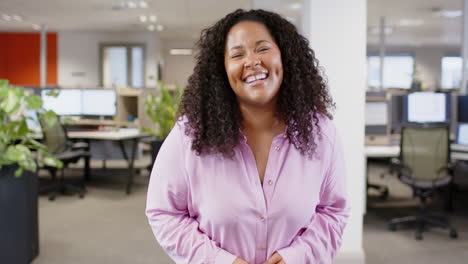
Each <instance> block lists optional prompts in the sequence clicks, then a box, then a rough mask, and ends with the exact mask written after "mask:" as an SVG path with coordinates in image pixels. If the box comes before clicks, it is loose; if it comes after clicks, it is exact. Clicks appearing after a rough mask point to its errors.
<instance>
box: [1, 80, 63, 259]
mask: <svg viewBox="0 0 468 264" xmlns="http://www.w3.org/2000/svg"><path fill="white" fill-rule="evenodd" d="M28 111H40V112H42V113H43V114H44V116H45V117H46V120H51V118H52V117H53V116H54V115H55V113H54V112H52V111H45V110H44V109H43V108H42V100H41V98H40V97H39V96H34V95H31V94H30V93H28V92H27V91H26V90H25V89H23V88H19V87H13V86H10V85H9V84H8V81H6V80H0V238H1V239H0V263H30V262H31V261H32V260H33V259H34V258H35V257H36V256H37V255H38V254H39V242H38V241H39V239H38V216H37V189H38V188H37V187H38V181H37V174H36V168H37V162H39V163H42V164H46V165H48V166H55V167H61V166H62V164H61V162H60V161H58V160H57V159H55V158H54V157H53V156H52V155H51V154H50V153H48V152H47V148H46V147H45V146H44V145H43V144H41V143H39V142H38V141H36V140H35V139H34V133H32V130H31V129H30V128H29V127H28V124H27V120H28V119H30V118H31V117H28ZM52 120H53V119H52Z"/></svg>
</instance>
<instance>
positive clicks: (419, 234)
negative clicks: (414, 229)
mask: <svg viewBox="0 0 468 264" xmlns="http://www.w3.org/2000/svg"><path fill="white" fill-rule="evenodd" d="M415 238H416V240H422V239H423V236H422V234H421V233H417V234H416V235H415Z"/></svg>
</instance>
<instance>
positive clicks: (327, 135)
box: [313, 114, 336, 144]
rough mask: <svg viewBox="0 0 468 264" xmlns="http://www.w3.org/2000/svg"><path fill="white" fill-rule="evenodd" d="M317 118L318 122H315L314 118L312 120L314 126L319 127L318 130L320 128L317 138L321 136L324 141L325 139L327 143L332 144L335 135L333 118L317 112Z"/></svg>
mask: <svg viewBox="0 0 468 264" xmlns="http://www.w3.org/2000/svg"><path fill="white" fill-rule="evenodd" d="M317 118H318V122H317V123H316V122H315V120H314V121H313V122H314V126H318V127H319V130H320V136H319V138H322V139H323V140H324V141H327V142H328V143H330V144H333V142H334V141H335V136H336V127H335V124H334V122H333V120H332V119H331V118H330V117H328V116H326V115H324V114H318V115H317ZM316 131H317V130H316Z"/></svg>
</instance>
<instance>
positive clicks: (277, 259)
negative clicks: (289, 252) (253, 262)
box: [263, 252, 286, 264]
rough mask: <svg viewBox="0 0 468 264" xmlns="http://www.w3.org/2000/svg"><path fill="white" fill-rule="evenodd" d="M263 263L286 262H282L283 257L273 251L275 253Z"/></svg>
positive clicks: (275, 263) (277, 263)
mask: <svg viewBox="0 0 468 264" xmlns="http://www.w3.org/2000/svg"><path fill="white" fill-rule="evenodd" d="M263 264H286V262H284V260H283V257H281V255H280V254H278V252H275V254H273V255H272V256H271V257H270V258H269V259H268V260H267V261H266V262H265V263H263Z"/></svg>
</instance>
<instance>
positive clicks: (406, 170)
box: [390, 158, 413, 176]
mask: <svg viewBox="0 0 468 264" xmlns="http://www.w3.org/2000/svg"><path fill="white" fill-rule="evenodd" d="M390 166H391V168H392V170H396V171H397V172H398V174H399V176H400V175H408V176H410V175H411V174H412V173H413V170H412V169H411V168H410V167H408V166H407V165H405V164H403V162H401V160H400V159H397V158H392V159H391V160H390Z"/></svg>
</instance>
